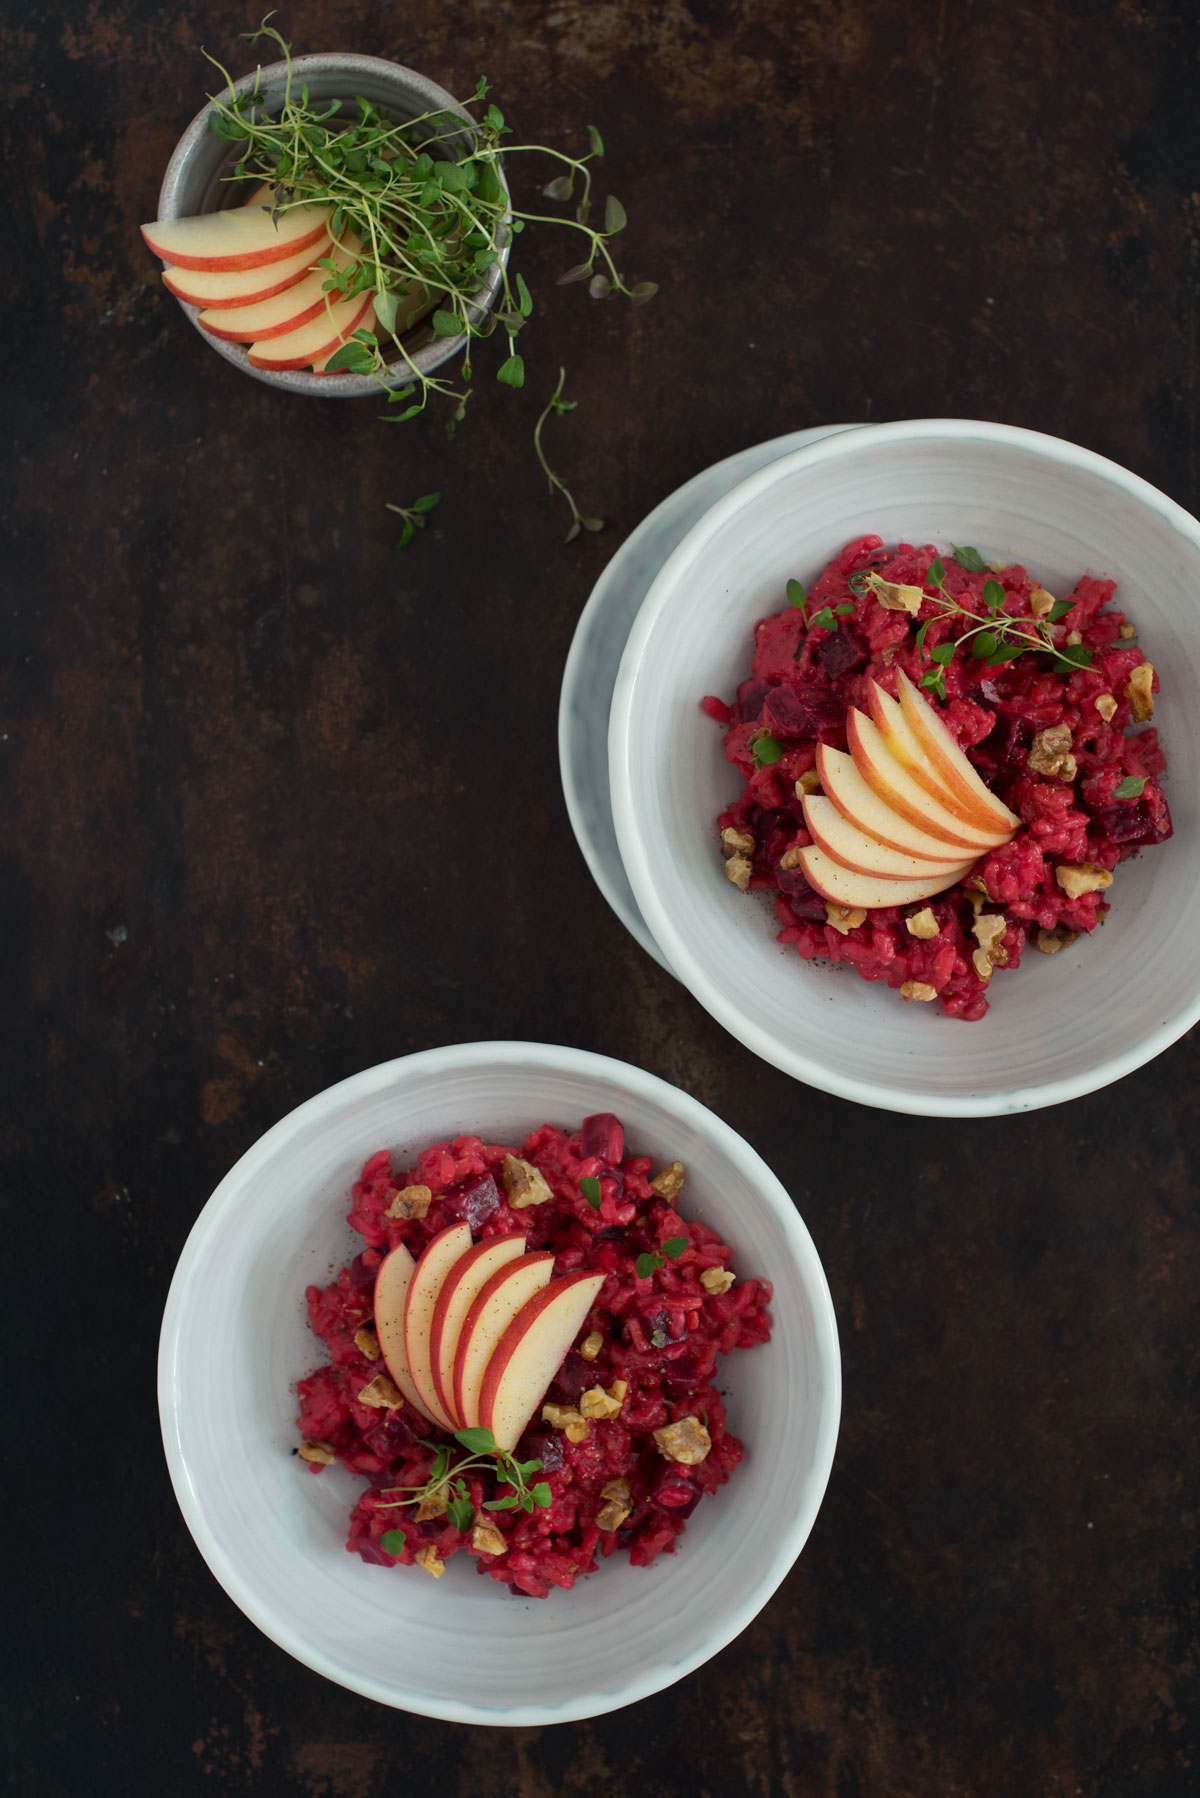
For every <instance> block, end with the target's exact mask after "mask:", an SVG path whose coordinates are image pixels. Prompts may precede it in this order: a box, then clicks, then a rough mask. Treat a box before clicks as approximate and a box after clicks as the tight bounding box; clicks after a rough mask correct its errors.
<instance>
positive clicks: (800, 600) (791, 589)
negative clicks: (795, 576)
mask: <svg viewBox="0 0 1200 1798" xmlns="http://www.w3.org/2000/svg"><path fill="white" fill-rule="evenodd" d="M785 591H786V593H787V602H788V604H789V606H799V608H800V610H801V611H803V610H804V608H805V606H806V605H807V603H808V594H807V593H806V592H805V591H804V588H803V587H802V586H801V585H800V583H799V581H789V582H788V584H787V587H786V589H785Z"/></svg>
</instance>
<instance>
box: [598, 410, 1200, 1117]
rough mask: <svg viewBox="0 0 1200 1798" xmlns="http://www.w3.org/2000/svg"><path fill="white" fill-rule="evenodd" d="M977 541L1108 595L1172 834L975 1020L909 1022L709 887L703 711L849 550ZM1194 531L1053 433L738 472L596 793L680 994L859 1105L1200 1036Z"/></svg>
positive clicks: (889, 439) (949, 1096) (830, 450)
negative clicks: (1071, 938)
mask: <svg viewBox="0 0 1200 1798" xmlns="http://www.w3.org/2000/svg"><path fill="white" fill-rule="evenodd" d="M867 532H875V533H877V534H878V535H879V536H880V537H882V538H883V540H884V542H885V543H889V544H890V543H895V542H896V541H897V540H906V541H908V542H911V543H926V542H933V543H936V544H938V545H939V546H942V547H945V548H947V549H948V547H949V545H950V544H952V543H968V544H972V545H974V546H975V547H976V548H977V549H978V550H979V551H980V553H981V554H982V555H983V556H984V557H985V559H991V558H994V557H999V558H1003V559H1004V560H1006V561H1019V562H1022V563H1024V564H1025V566H1026V567H1027V568H1029V569H1030V571H1031V572H1033V573H1034V574H1036V576H1037V578H1038V579H1039V580H1040V581H1042V582H1043V583H1044V584H1045V585H1046V586H1047V587H1049V588H1050V589H1051V590H1052V591H1054V592H1056V593H1062V592H1067V591H1069V590H1070V588H1071V587H1072V586H1073V585H1074V582H1075V580H1076V579H1077V577H1078V576H1079V575H1081V574H1083V573H1086V572H1090V573H1093V574H1096V575H1109V576H1111V577H1112V578H1113V579H1115V580H1116V582H1117V583H1118V592H1117V603H1118V604H1119V605H1120V606H1121V607H1122V609H1123V610H1124V611H1125V612H1127V613H1128V614H1129V616H1130V617H1131V618H1132V619H1133V620H1134V621H1135V622H1136V624H1137V626H1138V630H1139V641H1140V643H1141V646H1142V648H1143V650H1144V651H1145V654H1146V655H1147V656H1148V657H1149V659H1150V660H1151V661H1152V662H1153V663H1154V664H1155V665H1156V666H1157V667H1158V668H1159V670H1160V671H1161V675H1162V687H1163V690H1162V694H1161V697H1160V699H1159V700H1158V701H1157V702H1156V710H1155V719H1154V722H1155V724H1156V725H1157V726H1158V727H1159V729H1160V731H1161V735H1162V739H1163V742H1164V745H1165V747H1166V751H1167V755H1168V760H1169V783H1168V793H1169V797H1170V802H1171V810H1172V816H1173V820H1174V824H1175V836H1174V838H1173V839H1172V840H1171V841H1170V842H1168V843H1166V844H1165V845H1161V846H1159V847H1157V848H1155V849H1153V850H1150V851H1147V852H1145V853H1143V854H1142V855H1140V856H1139V857H1137V858H1136V859H1135V860H1133V861H1131V862H1128V863H1126V864H1123V865H1122V866H1121V867H1120V868H1119V869H1118V871H1117V875H1116V879H1115V881H1114V884H1113V888H1112V892H1111V894H1110V898H1111V900H1112V911H1111V913H1110V914H1109V916H1108V918H1107V920H1106V922H1105V924H1104V926H1103V928H1102V929H1100V930H1098V931H1096V932H1095V934H1094V936H1093V937H1091V938H1082V939H1081V940H1080V941H1079V942H1078V943H1076V944H1075V946H1074V947H1073V948H1072V949H1071V950H1069V951H1064V952H1062V953H1060V954H1058V955H1055V956H1053V957H1046V956H1040V955H1037V954H1036V953H1033V954H1029V955H1028V956H1027V957H1026V958H1025V959H1024V960H1023V962H1022V966H1021V968H1020V969H1019V970H1017V971H1016V972H1015V973H1012V974H1011V975H1002V976H1001V977H1000V978H998V979H997V980H996V982H995V986H994V991H993V993H992V995H991V998H992V1007H991V1010H990V1012H989V1013H988V1015H987V1017H985V1018H984V1019H983V1020H982V1021H981V1022H979V1023H975V1024H964V1023H961V1022H954V1021H950V1020H948V1019H946V1018H944V1017H942V1016H940V1015H939V1014H938V1013H937V1011H936V1008H935V1007H933V1006H921V1005H911V1004H906V1003H904V1002H903V1001H902V1000H901V999H900V997H899V995H898V994H896V993H893V992H890V991H889V990H887V988H885V987H883V986H882V985H872V984H868V983H867V982H866V981H863V980H861V979H859V978H858V976H857V975H856V974H854V972H853V971H852V970H851V969H850V968H849V967H838V968H835V967H832V966H829V965H827V964H820V963H817V964H808V963H805V962H803V961H802V960H801V959H800V957H799V956H798V955H796V953H795V952H794V950H791V949H785V948H783V947H782V946H781V945H780V944H779V943H777V941H776V933H777V930H778V928H779V927H778V925H777V923H776V921H775V916H774V911H773V909H772V907H771V906H770V904H769V901H768V900H767V899H766V898H765V897H764V898H758V897H755V898H752V899H747V898H746V896H745V895H743V894H741V893H739V892H738V891H737V890H736V889H735V888H734V887H733V886H732V885H731V884H730V882H729V881H728V880H727V879H726V878H725V876H724V873H723V870H722V863H721V857H720V854H719V848H718V844H717V839H716V831H715V822H714V821H715V819H716V817H717V814H718V813H719V812H720V811H722V810H723V809H724V807H725V806H726V805H728V804H729V803H730V801H731V800H732V799H733V798H734V797H735V795H736V794H737V792H738V791H739V787H740V782H739V778H738V775H737V772H736V770H735V769H734V768H733V767H731V766H730V764H729V763H728V762H727V761H726V760H725V756H724V752H723V749H722V745H721V736H722V732H721V730H720V728H719V727H718V726H717V725H715V724H714V723H713V722H712V721H711V720H710V719H709V718H707V717H706V716H705V715H704V714H703V713H702V712H701V711H700V705H699V702H700V700H701V698H702V697H703V696H704V695H705V694H706V693H715V694H717V695H719V696H721V697H723V698H726V699H728V698H731V697H732V695H733V692H734V689H735V687H736V686H737V683H738V682H739V681H740V680H742V679H743V678H744V677H745V676H746V675H747V674H748V673H749V669H750V657H751V651H752V646H753V631H754V624H755V621H756V620H757V619H759V618H761V617H763V616H764V615H766V614H767V613H769V612H774V611H777V610H778V609H779V607H780V606H781V605H782V604H783V603H784V585H785V582H786V581H787V580H788V579H789V577H795V578H796V579H797V580H800V581H802V582H803V583H804V584H805V585H806V586H807V585H809V584H810V583H811V582H812V581H813V580H815V578H816V576H817V575H818V574H819V573H820V571H821V570H822V568H824V566H825V565H826V563H828V562H829V561H830V560H831V559H832V557H833V556H834V555H835V554H836V553H837V552H838V551H839V550H840V549H841V548H842V547H843V545H844V544H845V543H847V542H848V541H850V540H851V539H852V538H855V537H859V536H862V535H863V534H864V533H867ZM1197 593H1200V524H1197V522H1196V520H1195V519H1194V518H1192V517H1191V516H1190V515H1189V514H1188V513H1186V512H1184V511H1183V510H1182V509H1181V508H1180V507H1179V506H1177V505H1175V504H1174V503H1173V502H1172V501H1171V500H1169V499H1167V498H1166V497H1165V496H1164V495H1163V494H1161V493H1159V492H1158V491H1157V490H1156V489H1155V488H1153V487H1151V486H1149V485H1148V484H1147V483H1146V482H1145V481H1142V480H1140V479H1138V477H1137V476H1136V475H1132V474H1129V473H1128V472H1127V471H1126V470H1124V469H1122V468H1119V467H1117V466H1116V464H1115V463H1112V462H1108V461H1106V460H1105V459H1104V458H1103V457H1101V456H1097V455H1093V454H1091V453H1090V452H1089V451H1087V450H1083V449H1079V448H1077V447H1075V446H1074V445H1072V444H1068V443H1063V442H1061V441H1060V440H1059V439H1057V438H1053V437H1044V436H1040V435H1038V434H1037V433H1035V432H1032V431H1022V430H1017V429H1013V428H1010V427H1007V426H1003V425H992V424H983V423H975V422H971V421H960V420H954V419H923V420H917V421H915V422H908V423H903V424H891V425H876V426H868V427H865V428H863V429H860V430H856V431H850V432H846V433H844V434H842V435H840V436H836V437H829V438H826V439H824V440H823V441H822V442H820V443H817V444H813V445H811V446H810V447H808V448H806V449H801V450H797V451H795V452H793V453H792V454H791V455H787V456H784V457H782V458H780V459H779V460H778V461H776V462H773V463H771V464H770V466H769V467H767V468H765V469H763V470H762V471H761V472H759V473H758V474H755V475H752V476H751V477H750V478H749V479H748V480H746V481H744V482H743V483H742V484H741V485H740V486H739V487H737V488H735V489H734V491H733V492H732V493H730V494H728V495H727V496H726V497H725V498H724V499H723V500H720V501H719V502H718V503H717V504H716V505H715V506H714V507H713V508H712V510H711V511H710V512H708V513H707V514H706V515H705V516H704V517H703V518H702V519H701V520H700V522H699V523H698V524H697V525H695V526H694V528H693V529H692V530H691V531H690V532H689V534H688V536H687V537H686V538H685V539H684V541H683V542H682V543H681V544H680V546H679V548H678V549H677V550H676V551H675V552H674V554H673V555H671V556H670V558H669V559H668V560H667V562H666V563H665V565H664V566H663V568H662V570H661V572H660V573H659V575H658V577H657V579H656V580H655V582H654V584H653V586H652V587H651V589H650V591H649V593H648V594H647V596H646V600H645V602H644V604H643V606H642V609H641V611H640V613H639V614H638V617H637V620H636V622H635V624H634V626H633V629H632V632H631V634H630V637H629V641H628V644H627V645H626V649H625V654H624V657H623V659H622V662H621V668H620V672H619V674H618V678H617V684H616V689H615V692H614V695H613V703H612V711H611V716H610V727H609V780H610V785H611V791H612V804H613V815H614V821H615V824H616V829H617V838H618V841H619V843H620V848H621V855H622V860H623V862H624V865H625V871H626V873H627V874H628V876H629V881H630V884H631V886H632V888H633V893H634V897H635V899H636V901H637V904H638V907H639V909H640V911H641V913H642V915H643V916H644V918H645V919H646V922H647V924H648V925H649V927H650V930H651V931H652V933H653V935H654V937H655V939H656V941H657V942H658V944H659V946H660V948H661V949H662V950H663V953H664V954H665V956H666V957H667V959H668V961H669V962H670V964H671V966H672V968H673V969H674V971H675V972H676V974H678V976H679V978H680V979H681V980H682V981H684V982H685V984H686V985H687V986H688V987H689V988H690V989H691V991H692V993H693V994H694V995H695V996H696V998H697V999H699V1000H700V1002H701V1003H702V1004H703V1005H704V1006H706V1007H707V1009H708V1010H709V1011H710V1012H711V1013H712V1015H713V1016H714V1017H715V1018H717V1019H718V1020H719V1021H720V1022H721V1023H722V1024H723V1025H724V1026H725V1027H726V1029H728V1030H730V1031H731V1032H732V1033H733V1035H734V1036H736V1037H738V1038H740V1040H741V1041H742V1042H743V1043H745V1044H746V1045H747V1046H748V1047H749V1048H751V1049H753V1050H754V1052H755V1053H756V1054H758V1055H761V1056H762V1057H763V1059H764V1060H766V1061H769V1062H772V1063H773V1064H774V1065H775V1066H776V1067H779V1068H782V1069H784V1070H785V1071H786V1072H788V1073H790V1074H793V1075H795V1076H796V1077H797V1078H798V1079H800V1080H804V1081H807V1082H808V1083H809V1084H810V1085H813V1086H817V1087H821V1088H824V1089H825V1090H826V1091H828V1092H833V1093H839V1094H841V1095H842V1096H843V1097H845V1098H848V1099H854V1100H857V1101H859V1102H860V1103H863V1104H868V1105H878V1106H883V1107H886V1108H889V1109H892V1110H896V1111H905V1112H912V1113H923V1114H930V1115H940V1116H958V1117H970V1116H982V1115H985V1114H991V1113H996V1112H1012V1111H1021V1110H1026V1109H1029V1108H1031V1107H1034V1106H1039V1105H1050V1104H1054V1103H1056V1102H1058V1101H1059V1100H1063V1099H1070V1098H1074V1097H1076V1096H1077V1095H1079V1094H1081V1093H1085V1092H1089V1091H1091V1090H1092V1089H1093V1088H1095V1087H1098V1086H1102V1085H1104V1084H1105V1083H1106V1082H1107V1081H1110V1080H1114V1079H1116V1078H1117V1077H1118V1076H1119V1075H1121V1074H1124V1073H1127V1072H1129V1070H1130V1069H1132V1068H1136V1067H1138V1066H1140V1065H1141V1063H1143V1062H1145V1061H1147V1060H1149V1059H1150V1057H1151V1056H1153V1055H1156V1054H1158V1053H1159V1051H1160V1050H1162V1049H1164V1048H1166V1047H1167V1045H1168V1044H1169V1043H1172V1042H1174V1041H1175V1039H1176V1038H1177V1037H1179V1036H1181V1035H1182V1034H1183V1033H1184V1031H1186V1030H1187V1029H1189V1028H1190V1027H1191V1025H1192V1024H1194V1023H1195V1022H1196V1020H1197V1018H1198V1017H1200V935H1198V934H1197V932H1196V930H1195V928H1194V925H1193V920H1192V915H1191V898H1192V895H1193V894H1194V892H1195V891H1196V889H1197V886H1198V885H1200V830H1198V829H1197V792H1198V784H1197V783H1198V781H1200V740H1198V738H1197V733H1196V730H1195V726H1194V719H1195V717H1196V715H1197V711H1198V710H1200V607H1197V604H1196V595H1197Z"/></svg>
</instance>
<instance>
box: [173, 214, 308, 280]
mask: <svg viewBox="0 0 1200 1798" xmlns="http://www.w3.org/2000/svg"><path fill="white" fill-rule="evenodd" d="M328 217H329V214H328V210H327V208H326V207H324V206H293V207H290V208H289V209H288V211H287V212H284V213H281V214H280V216H279V218H278V220H276V219H274V218H273V217H272V216H271V214H270V212H268V211H267V209H266V208H265V207H263V206H238V207H236V208H234V209H233V210H231V211H228V212H202V213H199V214H198V215H197V216H196V217H195V218H186V219H158V220H157V221H156V222H155V223H154V224H152V225H143V226H142V236H143V237H144V238H145V240H146V242H147V243H148V244H149V246H150V248H151V249H152V250H153V251H154V254H155V255H156V256H161V257H162V259H163V261H164V262H169V263H170V264H171V266H172V267H173V268H191V269H207V270H210V271H214V272H215V271H217V270H221V269H224V270H230V269H242V268H263V267H264V266H265V265H266V264H268V263H271V262H282V261H283V259H284V257H285V256H294V255H295V254H296V252H297V251H298V250H304V249H307V248H308V247H309V245H310V244H315V243H317V242H319V240H320V239H321V238H322V237H326V236H328V234H329V233H328V224H327V221H328Z"/></svg>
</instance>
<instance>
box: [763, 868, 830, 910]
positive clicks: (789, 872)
mask: <svg viewBox="0 0 1200 1798" xmlns="http://www.w3.org/2000/svg"><path fill="white" fill-rule="evenodd" d="M775 884H776V886H777V887H778V888H779V890H780V892H781V893H786V895H787V900H788V904H789V905H790V906H791V908H792V910H793V911H794V912H795V914H796V916H797V917H798V918H804V919H806V920H807V921H808V923H810V924H824V923H825V922H826V920H827V918H828V915H829V914H828V913H827V912H826V910H825V901H824V900H823V899H822V897H821V895H820V893H818V892H815V891H814V890H813V888H812V887H811V886H810V885H809V884H808V881H807V880H806V879H805V877H804V873H803V871H802V870H801V869H800V868H776V870H775Z"/></svg>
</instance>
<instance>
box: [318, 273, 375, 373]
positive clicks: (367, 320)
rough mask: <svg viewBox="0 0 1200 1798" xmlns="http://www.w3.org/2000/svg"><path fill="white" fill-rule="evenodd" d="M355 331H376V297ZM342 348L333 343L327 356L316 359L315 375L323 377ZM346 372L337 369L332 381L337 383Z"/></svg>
mask: <svg viewBox="0 0 1200 1798" xmlns="http://www.w3.org/2000/svg"><path fill="white" fill-rule="evenodd" d="M354 329H355V330H356V331H373V330H374V329H375V296H374V294H372V295H371V304H370V305H369V306H368V307H367V309H366V311H365V312H364V313H363V315H362V317H361V318H360V319H359V321H358V323H357V324H356V325H355V327H354ZM341 347H342V346H341V344H340V343H331V344H330V346H329V348H328V349H327V350H326V351H325V354H324V355H323V356H318V357H317V358H316V359H315V361H314V362H313V365H312V371H313V373H314V375H323V374H325V373H326V372H327V370H326V364H327V363H328V362H331V361H332V360H333V358H334V357H335V356H336V355H337V353H338V351H339V350H340V349H341ZM346 372H347V371H346V370H345V369H344V368H335V369H334V371H333V373H332V375H331V376H330V379H331V380H334V381H336V380H337V378H338V376H339V375H342V374H345V373H346Z"/></svg>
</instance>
